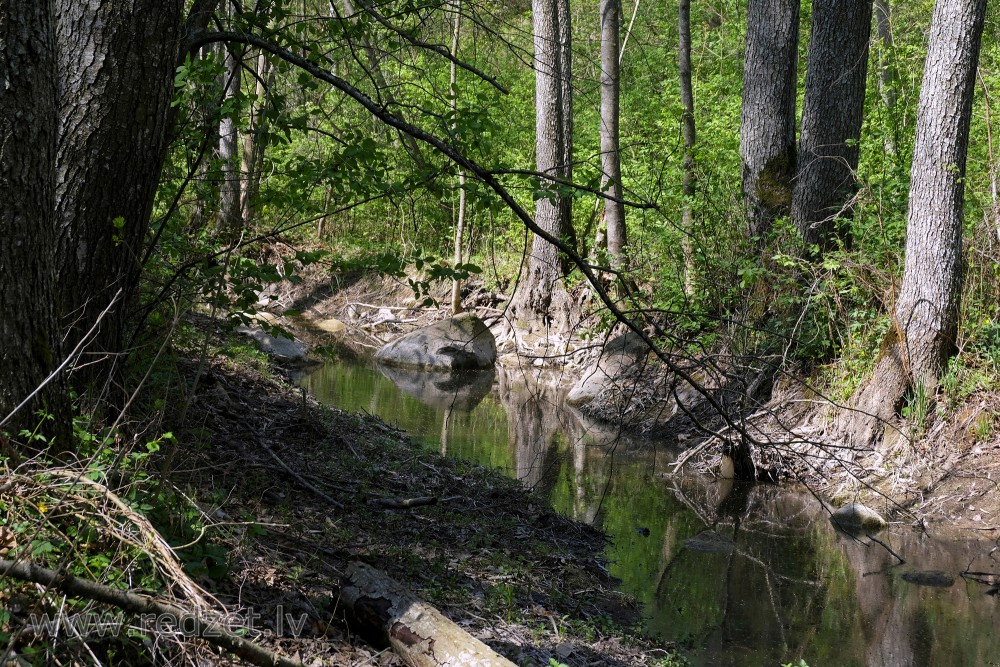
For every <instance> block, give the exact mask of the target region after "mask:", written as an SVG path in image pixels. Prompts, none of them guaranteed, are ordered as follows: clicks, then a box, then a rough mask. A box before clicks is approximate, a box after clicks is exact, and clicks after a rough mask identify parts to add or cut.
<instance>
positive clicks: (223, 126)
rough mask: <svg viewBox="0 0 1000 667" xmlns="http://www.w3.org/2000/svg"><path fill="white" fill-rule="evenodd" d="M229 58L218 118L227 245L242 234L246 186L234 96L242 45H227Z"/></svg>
mask: <svg viewBox="0 0 1000 667" xmlns="http://www.w3.org/2000/svg"><path fill="white" fill-rule="evenodd" d="M223 48H224V50H225V54H226V59H225V70H224V72H223V74H222V82H221V83H222V108H223V110H222V118H220V119H219V145H218V153H217V155H218V158H219V171H220V173H221V182H220V183H219V220H218V227H217V229H218V231H219V235H220V236H221V238H222V240H223V242H224V243H226V244H230V243H233V242H234V241H235V240H236V239H237V237H238V236H239V233H240V227H241V223H242V221H243V215H242V211H241V210H240V208H241V203H242V196H241V195H242V192H243V187H242V184H241V178H240V153H239V138H240V137H239V130H238V129H237V123H236V119H237V116H236V113H237V112H236V110H235V108H234V104H235V99H236V96H237V94H238V93H239V92H240V85H241V81H242V76H241V74H242V72H241V70H242V68H243V51H244V49H243V47H241V46H239V45H236V44H226V45H225V46H224V47H223Z"/></svg>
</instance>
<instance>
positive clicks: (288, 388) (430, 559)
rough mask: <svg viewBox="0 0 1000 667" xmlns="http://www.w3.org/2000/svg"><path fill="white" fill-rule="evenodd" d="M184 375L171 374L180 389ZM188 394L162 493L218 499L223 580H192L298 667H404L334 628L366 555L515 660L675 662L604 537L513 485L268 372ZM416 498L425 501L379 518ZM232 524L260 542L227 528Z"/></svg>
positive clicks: (219, 362) (215, 513)
mask: <svg viewBox="0 0 1000 667" xmlns="http://www.w3.org/2000/svg"><path fill="white" fill-rule="evenodd" d="M202 326H204V324H203V325H202ZM196 366H197V364H196V363H195V362H194V361H186V362H182V363H181V364H180V367H181V369H182V371H183V372H184V373H186V374H188V375H190V376H191V377H193V376H194V374H195V373H196ZM198 387H199V390H198V393H197V395H196V396H197V398H196V400H195V401H194V402H193V404H192V406H191V408H190V410H189V412H188V415H187V419H186V423H188V424H192V425H197V428H193V429H192V428H188V429H186V430H181V431H175V436H176V437H177V438H178V440H179V441H180V442H185V441H197V442H200V447H198V448H195V449H193V450H192V451H191V453H190V455H188V456H187V457H186V460H185V462H184V464H183V466H182V469H181V470H178V471H177V472H176V473H174V475H173V481H174V483H175V484H178V485H183V486H184V487H185V488H189V489H194V490H195V494H196V497H198V498H214V499H216V502H215V504H213V505H212V506H210V507H209V506H205V505H204V503H202V508H203V510H205V512H206V514H207V515H208V516H210V517H217V520H218V524H219V526H218V529H217V530H216V529H214V528H212V527H210V530H209V534H213V535H215V536H216V537H215V540H216V541H217V542H218V543H219V544H221V545H222V546H224V547H225V548H226V549H227V550H228V551H229V553H230V559H229V572H228V574H227V575H226V576H225V577H222V578H218V579H215V580H212V581H207V582H202V583H204V585H206V587H207V588H209V590H210V592H211V593H212V594H213V595H215V597H216V598H218V599H219V600H221V601H223V602H224V603H226V604H227V606H228V607H230V608H231V609H237V610H242V611H243V612H244V614H246V613H250V612H253V613H254V614H255V615H256V616H255V617H256V618H258V619H260V620H259V621H258V625H257V629H259V630H261V634H260V635H259V636H257V637H256V638H257V640H258V641H260V642H261V643H263V644H264V645H267V646H270V647H271V648H273V649H276V650H278V651H280V652H281V653H283V654H285V655H293V656H297V657H299V658H300V659H302V661H303V662H304V663H305V664H306V665H370V664H374V665H396V664H402V663H400V661H399V659H398V657H396V656H395V655H394V654H393V653H392V652H391V651H387V650H380V649H377V648H374V647H373V646H371V645H370V644H368V643H366V642H364V641H362V640H360V639H359V638H358V637H356V636H354V635H352V634H351V633H350V632H349V631H348V629H347V628H346V626H345V625H344V624H343V623H342V622H338V620H337V619H338V617H339V610H338V590H339V585H340V581H341V577H342V576H343V574H344V572H345V569H346V568H347V565H348V563H350V562H351V561H363V562H367V563H369V564H371V565H373V566H375V567H377V568H379V569H381V570H383V571H384V572H386V573H387V574H389V575H390V576H391V577H393V578H395V579H396V580H397V581H399V582H401V583H402V584H403V585H404V586H405V587H407V588H408V589H410V590H411V591H412V592H413V593H415V594H416V595H417V596H418V597H420V598H422V599H423V600H425V601H426V602H428V603H430V604H432V605H433V606H435V607H436V608H438V609H439V610H440V611H442V612H443V613H444V614H445V615H447V616H448V617H450V618H451V619H452V620H454V621H455V622H457V623H458V624H459V625H460V626H461V627H463V628H464V629H465V630H467V631H468V632H469V633H471V634H472V635H474V636H475V637H477V638H479V639H480V640H482V641H484V642H485V643H486V644H488V645H490V646H491V647H493V648H494V649H495V650H496V651H497V652H499V653H500V654H502V655H504V656H506V657H508V658H509V659H511V660H512V661H514V662H515V663H517V664H519V665H546V666H547V665H549V664H550V660H553V659H554V660H556V661H557V663H564V664H566V665H570V666H571V667H572V666H576V665H581V666H583V665H591V666H598V665H614V666H621V667H625V666H631V665H654V664H682V663H674V662H670V660H672V654H671V653H668V651H667V650H666V648H664V647H663V646H662V645H654V644H652V643H650V642H649V641H647V640H644V639H642V638H640V636H639V635H638V630H637V629H638V627H639V623H640V609H639V608H638V606H637V605H636V603H635V602H634V601H633V600H632V599H630V598H629V597H627V596H625V595H623V594H622V593H620V592H618V591H617V590H616V589H615V581H614V580H613V579H612V578H611V577H610V575H609V574H608V571H607V568H606V567H605V564H604V563H603V562H602V561H601V554H602V552H603V547H604V544H605V539H606V538H605V536H604V535H602V534H601V533H599V532H598V531H597V530H595V529H593V528H591V527H589V526H586V525H583V524H579V523H576V522H573V521H571V520H570V519H567V518H565V517H562V516H560V515H558V514H556V513H555V512H554V511H553V510H551V509H550V508H548V507H546V506H545V504H544V503H542V502H539V501H536V500H535V499H534V498H532V496H531V495H530V494H529V493H528V492H527V491H526V490H525V489H524V488H523V487H522V486H521V485H520V484H519V483H517V482H515V481H513V480H510V479H508V478H506V477H504V476H502V475H501V474H500V473H499V472H496V471H492V470H487V469H483V468H481V467H478V466H475V465H471V464H466V463H463V462H462V461H458V460H453V459H446V458H442V457H441V456H439V455H437V454H434V453H430V452H428V451H426V450H424V449H422V448H421V447H420V445H419V444H418V443H416V442H414V441H413V440H411V439H410V438H409V437H408V436H407V435H406V434H405V433H402V432H400V431H398V430H396V429H395V428H393V427H391V426H388V425H386V424H385V423H383V422H382V421H380V420H379V419H378V418H376V417H372V416H368V415H357V414H348V413H344V412H341V411H339V410H336V409H332V408H328V407H324V406H321V405H319V404H317V403H316V402H315V401H314V400H313V399H312V398H311V397H309V396H308V395H306V394H304V392H302V391H301V390H300V389H299V388H297V387H295V386H294V385H292V384H291V383H290V382H289V381H287V380H286V379H283V378H282V371H281V369H277V370H275V369H269V368H267V367H265V366H260V365H258V367H257V368H254V367H253V365H252V364H250V365H248V364H247V363H242V362H237V361H234V360H232V359H228V358H227V357H226V356H224V355H222V356H216V357H214V358H213V359H212V360H211V361H210V362H209V363H208V366H207V369H206V370H205V372H204V375H203V376H202V377H201V379H200V382H199V383H198ZM278 459H280V463H279V462H278ZM303 480H306V481H307V483H308V485H309V486H310V487H312V488H311V489H310V488H307V487H306V486H304V485H303V483H302V482H303ZM418 496H419V497H434V498H436V499H437V502H436V504H434V505H429V506H422V507H415V508H412V509H404V510H399V509H387V508H385V507H384V506H383V503H384V502H385V499H398V498H412V497H418ZM236 518H238V519H239V520H240V521H252V522H255V523H257V524H259V525H260V526H263V527H265V528H264V531H260V530H258V531H248V530H246V529H245V527H240V528H238V529H236V530H234V529H232V528H227V527H226V525H227V524H228V523H229V522H230V521H233V520H234V519H236ZM284 615H291V616H290V617H291V618H299V617H301V616H302V615H304V617H305V618H307V619H308V622H307V623H306V625H305V627H304V629H303V630H302V632H301V633H299V634H298V636H292V634H291V631H290V628H289V625H288V624H287V623H283V624H282V625H283V626H284V627H281V625H278V624H277V623H276V621H275V619H278V618H281V617H283V616H284Z"/></svg>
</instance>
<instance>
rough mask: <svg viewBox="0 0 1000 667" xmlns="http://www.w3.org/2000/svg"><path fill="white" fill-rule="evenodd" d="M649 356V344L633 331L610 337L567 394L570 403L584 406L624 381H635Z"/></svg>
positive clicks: (567, 400)
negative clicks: (597, 356) (599, 353)
mask: <svg viewBox="0 0 1000 667" xmlns="http://www.w3.org/2000/svg"><path fill="white" fill-rule="evenodd" d="M648 356H649V346H648V345H646V342H645V341H644V340H643V339H642V338H640V337H639V336H638V335H637V334H635V333H634V332H631V331H630V332H628V333H626V334H624V335H622V336H616V337H614V338H612V339H611V340H610V341H608V342H607V344H606V345H605V346H604V349H603V350H602V351H601V356H600V358H599V359H598V360H597V362H596V363H595V364H593V365H592V366H590V368H588V369H587V370H586V371H584V373H583V376H582V377H581V378H580V379H579V380H577V382H576V384H575V385H573V388H572V389H570V390H569V394H568V395H567V396H566V402H567V403H569V404H570V405H572V406H581V405H586V404H587V403H590V402H591V401H593V400H594V399H595V398H597V396H598V395H599V394H601V393H602V392H604V391H605V390H607V389H610V388H613V387H615V386H617V385H618V384H619V383H621V382H622V381H623V380H626V379H630V380H635V379H636V377H637V376H638V374H639V372H640V371H641V370H642V367H643V366H644V365H645V363H646V358H647V357H648Z"/></svg>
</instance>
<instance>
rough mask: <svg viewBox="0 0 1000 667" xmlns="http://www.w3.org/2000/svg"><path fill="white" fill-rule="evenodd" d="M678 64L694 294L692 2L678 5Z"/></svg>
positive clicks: (690, 290) (687, 270) (688, 278)
mask: <svg viewBox="0 0 1000 667" xmlns="http://www.w3.org/2000/svg"><path fill="white" fill-rule="evenodd" d="M677 35H678V38H677V64H678V71H679V73H680V84H681V107H682V108H683V111H682V114H681V137H682V138H683V140H684V177H683V180H682V182H681V190H682V193H683V195H684V207H683V212H682V213H681V234H683V235H684V238H683V240H682V241H681V243H682V246H683V248H682V250H683V252H684V294H685V295H687V296H688V297H691V296H692V295H693V294H694V284H695V275H696V272H695V266H694V247H693V238H692V228H693V226H694V215H693V213H692V210H691V203H692V202H693V201H694V184H695V174H694V142H695V124H694V90H693V88H692V86H691V0H680V2H679V3H678V6H677Z"/></svg>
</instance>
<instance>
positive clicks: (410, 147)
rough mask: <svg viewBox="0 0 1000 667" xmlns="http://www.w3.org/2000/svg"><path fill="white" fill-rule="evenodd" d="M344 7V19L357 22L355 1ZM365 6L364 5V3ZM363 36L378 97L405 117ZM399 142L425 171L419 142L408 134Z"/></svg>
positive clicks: (369, 70) (364, 35)
mask: <svg viewBox="0 0 1000 667" xmlns="http://www.w3.org/2000/svg"><path fill="white" fill-rule="evenodd" d="M341 2H342V3H343V7H344V18H345V19H346V20H348V21H352V22H356V21H357V16H356V10H355V7H354V1H353V0H341ZM362 4H363V3H362ZM330 10H331V11H330V13H331V14H334V13H336V12H335V8H334V5H333V3H332V2H331V3H330ZM360 35H361V45H362V48H363V49H364V52H365V59H366V60H367V61H368V74H369V75H370V76H371V77H372V80H373V81H374V82H375V86H376V88H377V92H376V95H377V97H379V98H381V99H382V100H383V101H384V103H385V106H386V107H394V108H395V113H396V114H397V115H399V116H402V117H405V116H404V114H403V112H402V110H401V109H400V108H399V102H397V101H396V96H395V95H393V93H392V88H391V87H390V86H389V84H388V83H386V79H385V73H384V72H383V71H382V63H381V62H380V61H379V57H378V53H377V52H376V50H375V47H374V46H373V45H372V43H371V40H370V39H368V34H367V33H366V32H364V31H362V32H361V33H360ZM398 139H399V141H400V142H401V143H402V146H403V148H405V149H406V152H407V154H408V155H409V156H410V158H411V159H412V160H413V162H414V163H415V164H416V165H417V167H418V168H420V169H423V168H424V166H425V164H426V163H425V161H424V156H423V153H422V152H421V151H420V145H419V144H418V143H417V140H416V139H414V138H413V137H411V136H410V135H408V134H404V133H402V132H400V133H399V135H398Z"/></svg>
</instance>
